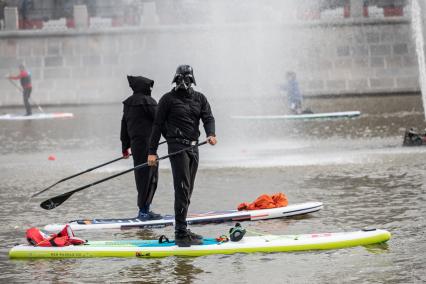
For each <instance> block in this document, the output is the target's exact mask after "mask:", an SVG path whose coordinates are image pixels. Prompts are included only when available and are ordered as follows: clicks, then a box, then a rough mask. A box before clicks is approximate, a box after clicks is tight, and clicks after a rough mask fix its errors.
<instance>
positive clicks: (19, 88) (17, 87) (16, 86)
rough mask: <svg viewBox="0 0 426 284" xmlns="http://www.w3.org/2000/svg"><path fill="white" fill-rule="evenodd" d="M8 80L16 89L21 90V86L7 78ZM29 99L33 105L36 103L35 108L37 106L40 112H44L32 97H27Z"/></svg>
mask: <svg viewBox="0 0 426 284" xmlns="http://www.w3.org/2000/svg"><path fill="white" fill-rule="evenodd" d="M9 82H10V83H11V84H12V85H13V86H15V88H16V89H18V90H19V91H20V92H22V89H21V87H19V86H18V85H17V84H16V83H15V82H13V81H12V80H11V79H9ZM28 99H29V100H30V101H32V102H33V103H34V104H35V105H37V108H38V110H39V111H40V112H42V113H44V110H43V109H42V108H41V106H40V105H39V104H38V103H37V102H35V101H34V100H33V99H31V98H28Z"/></svg>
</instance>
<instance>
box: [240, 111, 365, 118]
mask: <svg viewBox="0 0 426 284" xmlns="http://www.w3.org/2000/svg"><path fill="white" fill-rule="evenodd" d="M360 115H361V112H360V111H342V112H323V113H309V114H290V115H234V116H232V118H235V119H249V120H280V119H289V120H296V119H302V120H303V119H320V118H321V119H332V118H349V117H356V116H360Z"/></svg>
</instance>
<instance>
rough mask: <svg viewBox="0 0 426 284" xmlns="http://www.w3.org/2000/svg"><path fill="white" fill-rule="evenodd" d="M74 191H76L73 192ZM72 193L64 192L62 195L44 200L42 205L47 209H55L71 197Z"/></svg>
mask: <svg viewBox="0 0 426 284" xmlns="http://www.w3.org/2000/svg"><path fill="white" fill-rule="evenodd" d="M73 193H74V192H73ZM71 195H72V193H71V194H62V195H58V196H56V197H53V198H50V199H47V200H45V201H43V202H42V203H40V207H41V208H43V209H46V210H51V209H54V208H56V207H58V206H59V205H61V204H62V203H64V202H65V201H66V200H67V199H68V198H70V196H71Z"/></svg>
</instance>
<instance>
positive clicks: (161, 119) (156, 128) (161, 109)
mask: <svg viewBox="0 0 426 284" xmlns="http://www.w3.org/2000/svg"><path fill="white" fill-rule="evenodd" d="M168 111H169V104H168V101H167V99H166V98H165V97H163V98H161V99H160V101H159V103H158V108H157V112H156V114H155V119H154V124H153V126H152V132H151V141H150V145H149V152H148V154H149V155H157V149H158V142H159V141H160V137H161V133H162V132H163V131H164V124H165V121H166V118H167V113H168Z"/></svg>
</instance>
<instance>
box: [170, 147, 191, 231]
mask: <svg viewBox="0 0 426 284" xmlns="http://www.w3.org/2000/svg"><path fill="white" fill-rule="evenodd" d="M187 147H188V145H183V144H179V143H170V144H169V154H170V153H173V152H176V151H179V150H181V149H183V148H187ZM170 164H171V166H172V173H173V185H174V189H175V206H174V207H175V234H182V233H185V232H186V227H187V223H186V216H187V215H188V207H189V204H190V203H191V195H192V190H193V189H194V181H195V176H196V174H197V169H198V148H192V149H191V150H188V151H185V152H182V153H180V154H177V155H175V156H172V157H170Z"/></svg>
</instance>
